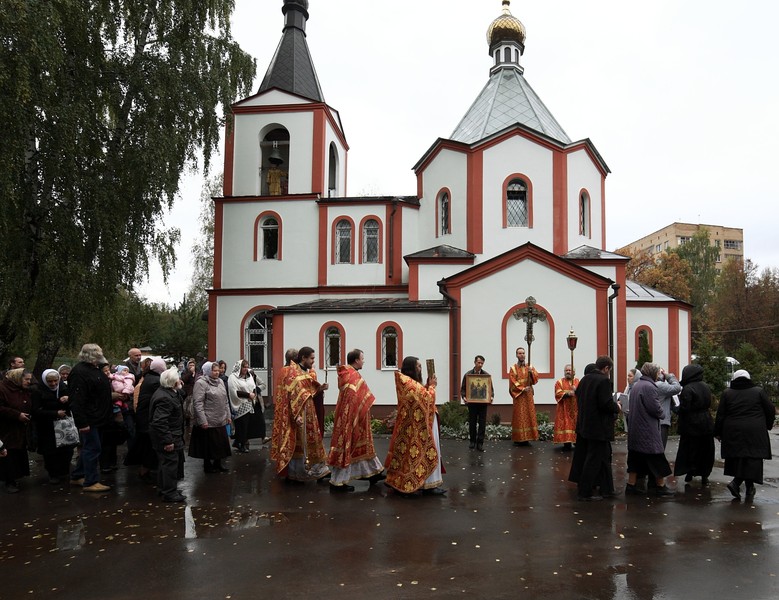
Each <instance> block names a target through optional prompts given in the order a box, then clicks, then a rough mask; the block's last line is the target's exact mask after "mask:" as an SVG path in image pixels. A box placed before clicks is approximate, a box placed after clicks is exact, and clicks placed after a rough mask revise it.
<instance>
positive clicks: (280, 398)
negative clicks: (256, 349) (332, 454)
mask: <svg viewBox="0 0 779 600" xmlns="http://www.w3.org/2000/svg"><path fill="white" fill-rule="evenodd" d="M318 390H319V383H317V381H316V378H315V377H312V376H311V371H309V372H306V371H304V370H303V369H301V368H300V365H298V364H297V363H295V362H293V363H292V364H291V365H289V366H288V367H282V369H281V375H280V376H279V380H278V384H277V385H276V394H275V406H274V416H273V435H272V442H271V460H275V461H276V473H278V474H281V473H282V471H284V469H285V468H286V467H287V465H288V464H289V462H290V460H292V459H293V458H303V457H305V459H306V463H307V464H317V463H324V461H325V458H326V454H325V449H324V446H323V445H322V435H321V434H320V433H319V422H318V420H317V417H316V410H315V409H314V394H316V392H317V391H318ZM301 415H302V416H304V421H303V424H302V425H300V426H298V425H297V423H296V419H297V418H298V417H299V416H301Z"/></svg>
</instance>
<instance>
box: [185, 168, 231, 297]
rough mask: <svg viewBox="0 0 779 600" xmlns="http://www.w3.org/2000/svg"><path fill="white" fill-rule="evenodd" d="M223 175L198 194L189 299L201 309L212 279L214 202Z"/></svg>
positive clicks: (214, 179)
mask: <svg viewBox="0 0 779 600" xmlns="http://www.w3.org/2000/svg"><path fill="white" fill-rule="evenodd" d="M223 184H224V174H220V175H217V176H215V177H213V178H212V179H210V180H209V181H207V182H206V184H205V187H204V188H203V190H202V191H201V193H200V219H199V221H200V233H199V236H198V238H197V239H196V240H195V243H194V244H193V245H192V283H191V285H190V288H189V298H190V299H191V300H192V301H193V302H195V303H197V304H199V305H200V306H201V307H202V309H205V308H206V307H207V305H208V295H207V294H206V290H207V289H208V288H210V287H211V286H212V285H213V277H214V201H213V198H215V197H218V196H221V195H222V186H223Z"/></svg>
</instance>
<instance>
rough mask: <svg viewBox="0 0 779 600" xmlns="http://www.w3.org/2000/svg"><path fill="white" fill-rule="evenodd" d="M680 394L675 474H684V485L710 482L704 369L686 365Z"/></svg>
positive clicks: (711, 442)
mask: <svg viewBox="0 0 779 600" xmlns="http://www.w3.org/2000/svg"><path fill="white" fill-rule="evenodd" d="M681 383H682V392H681V394H679V409H678V411H679V451H678V452H677V453H676V461H675V462H674V475H677V476H678V475H684V481H685V483H689V482H690V481H692V478H693V477H696V476H699V477H700V478H701V485H707V484H708V483H709V474H710V473H711V469H712V467H713V466H714V419H712V418H711V413H709V409H710V408H711V388H710V387H709V386H708V384H707V383H706V382H705V381H703V367H702V366H700V365H687V366H686V367H684V370H683V371H682V382H681Z"/></svg>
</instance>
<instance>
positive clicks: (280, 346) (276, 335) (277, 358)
mask: <svg viewBox="0 0 779 600" xmlns="http://www.w3.org/2000/svg"><path fill="white" fill-rule="evenodd" d="M271 322H272V323H273V325H272V326H273V333H272V334H271V343H272V344H273V347H272V352H273V358H272V359H271V368H272V370H273V372H274V374H276V373H281V367H282V366H284V353H285V352H286V350H285V348H284V315H273V320H272V321H271ZM275 383H277V382H276V378H275V377H274V386H273V390H268V395H269V396H272V395H273V393H274V392H275V390H276V385H275ZM268 384H269V385H270V384H271V381H270V379H268Z"/></svg>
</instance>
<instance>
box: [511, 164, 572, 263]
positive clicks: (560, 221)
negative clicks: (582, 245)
mask: <svg viewBox="0 0 779 600" xmlns="http://www.w3.org/2000/svg"><path fill="white" fill-rule="evenodd" d="M505 185H507V182H504V186H505ZM529 186H530V184H528V187H529ZM528 194H529V190H528ZM503 198H504V202H503V204H504V208H503V212H504V214H505V212H506V208H505V204H506V201H505V198H506V192H505V190H504V192H503ZM503 226H504V227H506V226H507V225H506V224H505V222H504V225H503ZM552 234H553V240H552V251H553V252H554V253H555V254H558V255H560V256H562V255H563V254H565V253H566V252H568V156H567V155H566V154H565V153H564V152H559V151H555V152H553V153H552Z"/></svg>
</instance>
